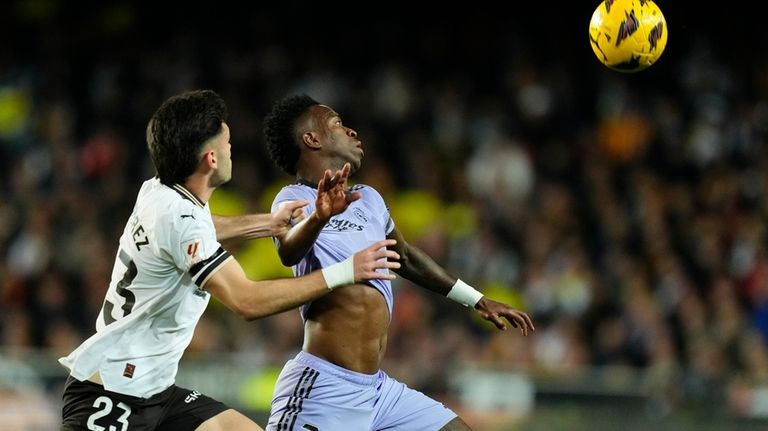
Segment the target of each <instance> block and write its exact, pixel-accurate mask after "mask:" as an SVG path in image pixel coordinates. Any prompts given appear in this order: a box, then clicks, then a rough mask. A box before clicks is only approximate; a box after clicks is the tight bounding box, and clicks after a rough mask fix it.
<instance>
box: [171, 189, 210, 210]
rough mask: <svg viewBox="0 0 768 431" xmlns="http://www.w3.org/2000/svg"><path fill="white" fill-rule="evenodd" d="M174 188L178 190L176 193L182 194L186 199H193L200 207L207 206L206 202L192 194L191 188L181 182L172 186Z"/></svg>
mask: <svg viewBox="0 0 768 431" xmlns="http://www.w3.org/2000/svg"><path fill="white" fill-rule="evenodd" d="M171 188H172V189H174V190H176V193H178V194H180V195H181V197H183V198H184V199H188V200H190V201H192V203H194V204H195V205H197V206H199V207H200V208H205V204H204V203H203V202H202V201H201V200H200V199H198V198H197V197H196V196H195V195H193V194H192V192H190V191H189V190H187V189H186V188H184V186H182V185H181V184H174V185H172V186H171Z"/></svg>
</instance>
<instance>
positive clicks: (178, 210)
mask: <svg viewBox="0 0 768 431" xmlns="http://www.w3.org/2000/svg"><path fill="white" fill-rule="evenodd" d="M137 206H139V208H137V209H138V211H139V214H140V217H141V218H142V219H144V220H146V221H148V222H150V223H152V224H153V225H154V226H155V227H157V228H161V229H169V230H173V231H184V230H186V229H189V228H190V227H191V226H195V225H200V224H205V223H204V220H206V217H207V218H210V213H209V212H208V210H207V209H206V208H205V207H204V206H203V205H201V203H200V202H199V201H196V200H195V199H194V197H189V196H185V194H184V193H183V192H182V191H178V190H175V189H173V188H171V187H168V186H165V185H163V184H160V182H159V181H156V180H155V179H153V180H148V181H146V182H145V183H144V185H143V186H142V189H141V192H140V193H139V200H138V201H137Z"/></svg>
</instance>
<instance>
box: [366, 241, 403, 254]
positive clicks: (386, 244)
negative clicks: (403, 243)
mask: <svg viewBox="0 0 768 431" xmlns="http://www.w3.org/2000/svg"><path fill="white" fill-rule="evenodd" d="M395 244H397V241H396V240H394V239H382V240H381V241H376V242H374V243H373V244H371V245H369V246H368V247H367V248H366V249H367V250H378V249H380V248H385V247H389V246H391V245H395ZM399 258H400V257H399V256H398V259H399Z"/></svg>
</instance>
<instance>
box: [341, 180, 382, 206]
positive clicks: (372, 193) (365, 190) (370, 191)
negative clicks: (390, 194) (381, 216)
mask: <svg viewBox="0 0 768 431" xmlns="http://www.w3.org/2000/svg"><path fill="white" fill-rule="evenodd" d="M349 191H351V192H360V193H361V194H362V199H365V200H368V199H371V200H378V201H382V202H383V201H384V198H383V197H382V196H381V194H380V193H379V191H378V190H376V189H375V188H373V187H371V186H369V185H368V184H355V185H353V186H351V187H350V188H349Z"/></svg>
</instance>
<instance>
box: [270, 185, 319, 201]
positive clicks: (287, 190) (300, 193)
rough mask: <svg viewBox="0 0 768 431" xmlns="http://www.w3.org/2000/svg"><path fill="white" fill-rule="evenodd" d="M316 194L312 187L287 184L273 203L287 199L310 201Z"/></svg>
mask: <svg viewBox="0 0 768 431" xmlns="http://www.w3.org/2000/svg"><path fill="white" fill-rule="evenodd" d="M316 194H317V190H316V189H313V188H312V187H309V186H305V185H303V184H289V185H287V186H285V187H283V188H282V189H280V191H279V192H277V194H276V195H275V202H277V201H284V200H288V199H297V198H300V199H310V198H314V196H315V195H316Z"/></svg>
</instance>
